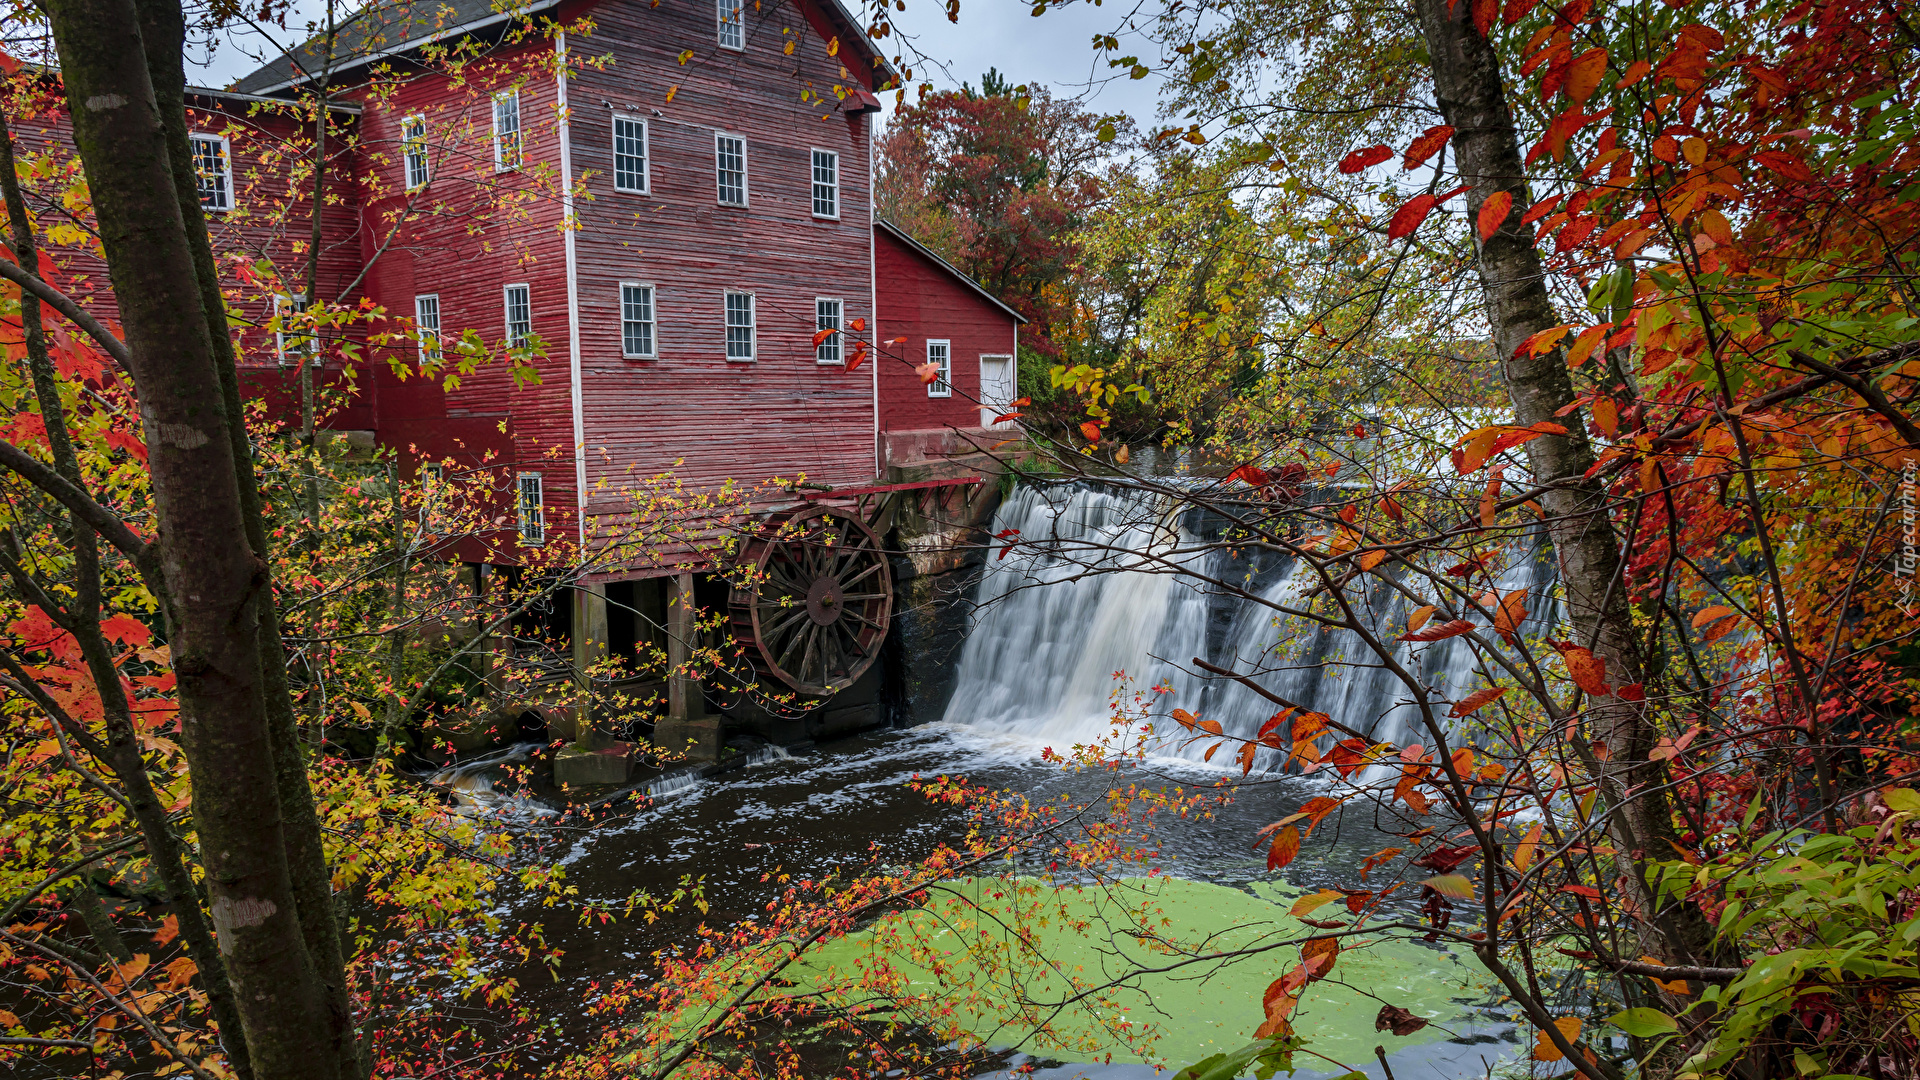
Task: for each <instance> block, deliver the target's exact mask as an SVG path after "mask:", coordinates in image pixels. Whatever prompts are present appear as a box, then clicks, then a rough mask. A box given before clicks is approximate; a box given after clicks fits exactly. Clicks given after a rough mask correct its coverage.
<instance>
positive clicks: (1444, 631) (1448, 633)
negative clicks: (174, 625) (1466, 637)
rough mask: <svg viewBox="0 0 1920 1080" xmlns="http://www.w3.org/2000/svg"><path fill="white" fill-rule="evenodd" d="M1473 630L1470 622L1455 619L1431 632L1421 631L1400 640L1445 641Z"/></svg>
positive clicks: (1401, 636) (1405, 635)
mask: <svg viewBox="0 0 1920 1080" xmlns="http://www.w3.org/2000/svg"><path fill="white" fill-rule="evenodd" d="M1472 629H1473V624H1472V623H1470V622H1468V621H1467V620H1465V619H1455V620H1453V621H1452V622H1443V623H1441V624H1440V625H1439V626H1436V627H1434V628H1433V629H1431V630H1421V631H1419V632H1418V633H1412V634H1401V635H1400V640H1401V641H1445V640H1446V639H1447V638H1450V637H1459V636H1460V635H1461V634H1465V633H1467V632H1469V631H1471V630H1472Z"/></svg>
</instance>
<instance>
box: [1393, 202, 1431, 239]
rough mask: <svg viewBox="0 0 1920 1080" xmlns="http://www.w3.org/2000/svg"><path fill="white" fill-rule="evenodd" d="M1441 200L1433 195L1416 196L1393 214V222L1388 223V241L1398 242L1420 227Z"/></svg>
mask: <svg viewBox="0 0 1920 1080" xmlns="http://www.w3.org/2000/svg"><path fill="white" fill-rule="evenodd" d="M1438 201H1439V200H1438V199H1435V198H1434V197H1433V196H1431V195H1415V196H1414V197H1413V198H1411V199H1408V200H1407V202H1406V205H1404V206H1402V207H1400V209H1398V210H1395V211H1394V212H1393V220H1391V221H1389V222H1387V239H1389V240H1398V239H1400V238H1401V237H1403V236H1406V235H1407V234H1408V233H1411V232H1412V231H1413V230H1415V229H1417V228H1419V227H1420V223H1421V222H1423V221H1425V220H1427V215H1428V214H1431V213H1433V207H1434V204H1435V203H1437V202H1438Z"/></svg>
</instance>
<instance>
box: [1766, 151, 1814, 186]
mask: <svg viewBox="0 0 1920 1080" xmlns="http://www.w3.org/2000/svg"><path fill="white" fill-rule="evenodd" d="M1753 162H1754V164H1756V165H1764V166H1766V167H1767V168H1769V169H1772V170H1773V171H1774V172H1777V173H1779V174H1780V175H1781V176H1784V177H1786V178H1787V179H1789V180H1797V181H1799V182H1800V183H1803V184H1804V183H1806V182H1807V181H1809V180H1812V179H1813V172H1812V171H1811V170H1809V169H1808V168H1807V166H1806V164H1805V163H1804V162H1802V161H1801V160H1800V159H1798V158H1795V157H1790V156H1788V155H1786V154H1783V153H1780V152H1779V151H1777V150H1763V151H1761V152H1760V153H1758V154H1755V155H1753Z"/></svg>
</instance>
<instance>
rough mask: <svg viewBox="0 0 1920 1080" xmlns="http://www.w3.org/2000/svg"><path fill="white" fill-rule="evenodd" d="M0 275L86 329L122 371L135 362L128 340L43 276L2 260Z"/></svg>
mask: <svg viewBox="0 0 1920 1080" xmlns="http://www.w3.org/2000/svg"><path fill="white" fill-rule="evenodd" d="M0 277H4V278H6V279H7V280H8V281H11V282H13V283H14V284H15V285H18V286H20V288H21V289H23V290H25V291H27V292H30V293H32V294H33V295H35V296H37V297H39V298H40V299H41V300H42V301H43V302H45V304H46V305H47V306H48V307H50V308H52V309H53V310H55V311H57V312H59V313H60V314H61V315H63V316H65V317H66V318H67V320H68V321H69V322H72V323H73V324H74V325H75V326H78V327H79V328H80V329H82V330H85V331H86V332H87V336H88V337H90V338H92V339H93V340H94V341H96V342H98V343H99V345H100V347H101V348H102V349H105V350H106V351H107V355H108V356H111V357H113V359H114V361H115V362H116V363H118V364H119V365H120V367H121V368H122V369H123V370H124V369H126V368H127V366H128V365H129V364H130V363H132V358H133V354H132V353H130V352H128V351H127V344H126V342H124V341H121V340H120V339H119V338H117V337H114V336H113V333H112V332H111V331H109V330H108V329H107V328H106V327H105V326H102V325H101V324H100V320H98V319H96V318H94V317H93V316H92V315H91V314H89V313H88V312H87V309H86V308H83V307H81V306H80V305H79V304H76V303H74V301H73V297H71V296H68V295H67V294H66V293H63V292H61V291H60V290H59V289H56V288H54V287H53V286H51V285H49V284H47V283H46V282H45V281H43V280H41V278H40V275H38V274H33V273H29V272H28V271H27V270H25V269H24V268H22V267H21V266H20V265H19V264H17V263H12V262H8V261H7V260H5V259H0Z"/></svg>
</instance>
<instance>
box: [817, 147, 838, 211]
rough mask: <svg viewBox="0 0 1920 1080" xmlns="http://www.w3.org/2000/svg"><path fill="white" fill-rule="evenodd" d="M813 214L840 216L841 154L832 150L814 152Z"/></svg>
mask: <svg viewBox="0 0 1920 1080" xmlns="http://www.w3.org/2000/svg"><path fill="white" fill-rule="evenodd" d="M813 216H814V217H817V218H837V217H839V216H840V155H839V154H836V153H834V152H833V151H831V150H815V151H814V152H813Z"/></svg>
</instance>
